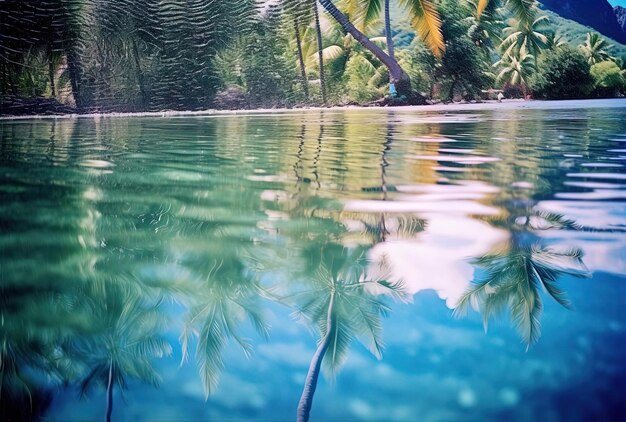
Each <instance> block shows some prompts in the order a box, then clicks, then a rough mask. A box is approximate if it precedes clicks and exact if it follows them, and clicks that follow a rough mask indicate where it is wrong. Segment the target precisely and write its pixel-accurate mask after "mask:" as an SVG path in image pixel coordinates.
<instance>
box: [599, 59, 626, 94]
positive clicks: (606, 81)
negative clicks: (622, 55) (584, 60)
mask: <svg viewBox="0 0 626 422" xmlns="http://www.w3.org/2000/svg"><path fill="white" fill-rule="evenodd" d="M591 76H593V79H594V86H595V89H596V93H597V94H598V95H599V96H601V97H613V96H616V95H619V94H624V92H626V78H624V71H623V70H621V69H620V68H619V66H618V65H617V64H616V63H615V62H613V61H604V62H600V63H597V64H594V65H593V66H591Z"/></svg>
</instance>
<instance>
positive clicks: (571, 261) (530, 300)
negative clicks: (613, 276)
mask: <svg viewBox="0 0 626 422" xmlns="http://www.w3.org/2000/svg"><path fill="white" fill-rule="evenodd" d="M582 257H583V254H582V251H581V250H580V249H570V250H567V251H556V250H554V249H552V248H549V247H546V246H545V245H544V244H543V243H542V242H541V241H534V242H527V241H526V240H525V239H523V236H520V237H515V236H514V237H513V238H512V239H511V240H510V243H508V244H507V245H506V246H504V247H501V248H499V249H498V250H496V251H494V252H493V253H491V254H488V255H484V256H482V257H480V258H478V259H476V260H475V261H474V265H476V266H477V267H480V268H482V269H484V270H485V271H486V274H487V275H486V276H485V278H484V279H482V280H479V281H476V282H475V283H474V284H473V286H472V287H471V288H470V289H469V290H468V291H467V292H466V293H465V294H464V295H463V296H462V298H461V299H460V301H459V303H458V304H457V306H456V308H455V310H454V313H455V315H456V316H463V315H465V314H466V313H467V311H468V308H469V306H470V305H473V306H475V307H478V308H479V309H480V312H481V313H482V315H483V323H484V325H485V329H487V326H488V323H489V319H490V318H491V317H492V316H494V315H497V314H499V313H500V312H501V311H502V310H503V309H506V308H508V309H509V312H510V314H511V319H512V321H513V322H514V323H515V325H516V327H517V330H518V332H519V333H520V335H521V336H522V340H523V341H524V343H526V345H527V347H530V346H531V345H533V344H535V343H536V342H537V341H538V340H539V336H540V335H541V334H540V327H541V312H542V309H543V304H542V298H541V294H540V293H539V291H540V289H542V288H543V289H544V290H545V291H546V292H547V293H548V294H549V295H550V297H552V298H553V299H554V300H556V301H557V302H558V303H559V304H560V305H562V306H563V307H565V308H568V309H570V308H571V303H570V301H569V300H568V299H567V295H566V294H565V292H564V291H563V290H562V289H561V288H560V287H559V286H558V279H559V278H560V277H562V276H563V275H570V276H574V277H587V269H586V268H585V266H584V264H583V261H582Z"/></svg>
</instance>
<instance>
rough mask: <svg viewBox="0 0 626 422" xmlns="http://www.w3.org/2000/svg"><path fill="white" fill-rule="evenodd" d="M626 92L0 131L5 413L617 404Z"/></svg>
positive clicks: (333, 415) (252, 413)
mask: <svg viewBox="0 0 626 422" xmlns="http://www.w3.org/2000/svg"><path fill="white" fill-rule="evenodd" d="M555 104H556V105H559V106H560V107H561V108H560V109H559V108H556V107H555ZM585 104H587V105H588V107H585ZM625 106H626V104H625V103H624V101H623V100H615V101H602V102H598V101H596V102H589V103H580V102H578V103H533V104H531V105H529V106H524V107H513V108H502V109H498V108H495V109H489V110H480V109H478V108H470V109H463V110H456V111H455V110H430V111H420V110H416V109H390V110H385V109H372V110H367V109H365V110H361V109H355V110H312V111H301V112H300V111H290V112H283V113H278V114H271V113H255V114H251V115H237V116H170V117H153V116H145V117H111V118H108V117H89V118H68V119H53V120H36V119H33V120H15V121H6V120H5V121H0V175H1V179H0V180H1V184H0V312H1V325H0V337H1V342H2V343H1V344H2V349H1V350H0V353H2V361H3V366H2V368H1V370H0V373H1V375H2V395H1V398H0V400H1V401H2V405H1V406H0V407H1V408H2V412H4V415H3V416H4V418H5V419H6V418H7V417H8V416H11V415H13V417H14V418H15V419H16V420H20V419H24V418H25V417H26V415H29V414H34V415H35V416H36V417H40V418H46V419H47V420H63V421H66V420H93V419H102V418H103V417H104V414H105V411H106V399H107V397H106V387H107V385H108V384H109V381H111V386H112V391H113V397H112V398H113V419H114V420H122V421H138V420H202V419H206V420H208V419H210V420H244V419H249V420H268V421H275V420H292V419H294V418H295V410H296V406H297V403H298V400H299V397H300V394H301V392H302V386H303V383H304V380H305V375H306V372H307V370H308V367H309V363H310V360H311V358H312V356H313V354H314V352H315V349H316V346H317V342H318V339H319V338H320V331H319V328H321V329H322V333H323V332H325V331H324V330H325V329H326V316H327V311H328V305H329V302H330V297H331V295H332V296H333V298H334V299H333V300H334V308H333V314H332V315H333V320H332V321H333V327H334V328H333V329H331V332H332V333H334V334H336V339H337V341H336V342H334V343H332V344H331V348H330V349H329V351H328V352H327V354H326V363H328V364H330V363H335V366H333V367H332V368H331V367H330V366H332V365H326V366H325V367H324V375H323V376H322V377H320V381H319V384H318V388H317V392H316V394H315V398H314V403H313V410H312V413H311V417H312V420H325V421H328V420H337V421H340V420H377V421H390V420H394V421H396V420H397V421H412V420H426V421H441V420H486V419H493V420H507V419H508V420H545V421H552V420H555V421H556V420H567V421H572V420H609V419H610V420H626V403H625V402H624V400H623V398H624V397H623V391H626V382H625V381H624V374H625V373H626V360H625V359H624V350H625V347H626V311H625V310H624V303H625V302H624V298H625V297H626V296H625V295H626V276H625V274H626V200H625V198H626V189H625V188H626V171H625V170H624V165H625V164H626V108H625ZM381 280H384V281H381ZM483 320H485V321H487V322H488V323H485V321H483ZM379 340H380V341H379ZM382 343H384V345H383V344H382ZM383 346H384V347H383ZM379 349H380V350H379ZM371 352H373V353H371ZM379 352H380V353H379ZM377 355H380V356H377ZM379 358H380V359H379ZM112 362H113V365H111V363H112ZM110 374H111V375H112V376H111V377H110V378H109V375H110ZM157 382H158V387H155V386H154V385H153V384H157ZM122 387H123V388H122ZM81 390H82V391H81ZM206 392H208V393H210V395H209V396H208V399H207V400H206V401H205V393H206ZM82 393H84V394H82ZM81 396H82V397H81ZM31 402H32V405H31Z"/></svg>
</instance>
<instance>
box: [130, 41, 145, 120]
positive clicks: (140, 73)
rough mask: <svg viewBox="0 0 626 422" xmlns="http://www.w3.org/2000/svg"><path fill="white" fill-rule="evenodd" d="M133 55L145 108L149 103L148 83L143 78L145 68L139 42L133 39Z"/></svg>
mask: <svg viewBox="0 0 626 422" xmlns="http://www.w3.org/2000/svg"><path fill="white" fill-rule="evenodd" d="M132 41H133V57H134V59H135V67H137V82H138V83H139V92H140V93H141V103H142V105H143V107H144V108H145V107H146V106H147V105H148V94H147V93H146V84H145V82H144V78H143V70H142V69H141V62H140V61H139V49H138V48H137V42H135V40H134V39H133V40H132Z"/></svg>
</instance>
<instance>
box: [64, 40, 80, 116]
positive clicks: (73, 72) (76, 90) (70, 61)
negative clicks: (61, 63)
mask: <svg viewBox="0 0 626 422" xmlns="http://www.w3.org/2000/svg"><path fill="white" fill-rule="evenodd" d="M67 70H68V73H69V75H70V85H71V86H72V96H73V97H74V102H75V103H76V108H77V109H79V110H80V109H82V108H83V105H84V104H83V98H82V96H81V92H80V73H81V72H80V64H79V62H78V55H77V54H76V52H75V51H74V48H73V47H70V49H69V51H68V52H67Z"/></svg>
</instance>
